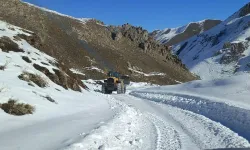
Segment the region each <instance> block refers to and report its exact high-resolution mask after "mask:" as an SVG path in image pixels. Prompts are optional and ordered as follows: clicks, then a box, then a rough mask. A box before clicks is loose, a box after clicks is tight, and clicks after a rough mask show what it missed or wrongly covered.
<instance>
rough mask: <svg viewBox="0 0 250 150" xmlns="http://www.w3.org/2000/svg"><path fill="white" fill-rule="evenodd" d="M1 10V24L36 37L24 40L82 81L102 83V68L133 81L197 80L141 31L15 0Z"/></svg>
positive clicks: (1, 4)
mask: <svg viewBox="0 0 250 150" xmlns="http://www.w3.org/2000/svg"><path fill="white" fill-rule="evenodd" d="M0 9H1V12H0V19H1V20H4V21H7V22H9V23H11V24H14V25H17V26H20V27H22V28H25V29H28V30H31V31H33V32H34V33H36V35H35V36H33V37H34V38H32V39H27V40H28V41H29V42H30V43H31V44H32V45H34V46H35V47H37V48H38V49H40V50H42V51H43V52H45V53H47V54H49V55H51V56H52V57H55V58H57V59H58V60H59V61H60V62H63V63H64V65H66V66H67V67H68V68H74V69H77V70H79V71H80V72H82V73H84V74H85V76H84V77H83V78H93V79H101V78H103V77H105V74H104V72H105V71H106V70H117V71H119V72H121V73H123V74H128V75H130V76H131V77H132V80H134V81H151V82H153V83H160V84H175V83H177V82H176V81H181V82H185V81H190V80H193V79H195V77H194V76H193V75H192V74H191V73H189V72H188V71H187V70H186V69H185V67H184V66H183V64H181V62H180V61H179V60H178V58H177V57H174V56H172V55H171V54H170V51H169V50H168V47H167V46H162V45H159V44H157V43H156V42H155V41H154V40H153V39H152V38H151V37H150V36H149V35H148V32H147V31H146V30H143V29H142V28H140V27H133V26H132V25H128V24H127V25H123V26H120V27H114V26H105V25H104V24H103V23H102V22H101V21H98V20H94V19H90V20H84V19H76V18H72V17H69V16H64V15H61V14H57V13H54V12H51V11H48V10H44V9H41V8H38V7H35V6H32V5H29V4H26V3H22V2H20V1H18V0H9V1H7V2H6V1H5V0H0ZM152 72H158V73H159V74H160V73H161V76H159V74H157V75H156V74H153V73H152Z"/></svg>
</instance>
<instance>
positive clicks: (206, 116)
mask: <svg viewBox="0 0 250 150" xmlns="http://www.w3.org/2000/svg"><path fill="white" fill-rule="evenodd" d="M238 78H240V79H241V80H240V81H241V82H236V81H237V79H238ZM238 78H237V77H235V78H234V79H224V80H221V81H220V80H217V81H195V82H190V83H186V84H180V85H175V86H165V87H162V86H156V85H150V84H146V83H131V84H130V85H129V86H128V89H130V90H129V93H127V94H125V95H117V94H115V93H114V94H112V95H103V96H105V97H107V98H109V100H108V103H109V104H110V106H111V109H112V110H113V111H114V112H115V113H116V115H115V116H114V118H113V119H112V120H110V121H109V122H108V123H106V124H103V125H101V126H100V127H99V128H97V129H95V130H93V131H91V132H90V133H89V134H87V135H86V136H84V137H83V138H82V139H81V140H79V141H77V142H76V143H74V144H71V145H69V146H68V147H66V148H64V149H63V150H84V149H115V150H123V149H128V150H131V149H132V150H133V149H136V150H137V149H143V150H145V149H146V150H147V149H148V150H151V149H164V150H165V149H216V148H244V147H250V143H249V139H250V137H249V135H250V134H249V125H250V122H249V121H250V111H249V107H244V108H242V107H240V102H239V101H241V100H239V101H238V102H239V103H238V102H235V103H232V102H233V101H237V100H238V99H235V98H236V97H238V98H240V99H241V98H242V101H241V102H243V103H245V104H248V102H247V101H246V100H247V99H245V100H244V98H246V95H245V94H247V93H248V94H250V92H249V91H246V89H248V88H249V85H248V83H247V84H245V83H244V82H243V81H244V80H246V79H247V78H248V77H247V76H246V75H242V76H238ZM85 83H88V84H89V85H91V84H92V83H95V81H93V80H88V81H85ZM93 85H94V84H93ZM244 85H246V86H244ZM219 86H222V88H223V89H224V93H223V92H220V91H219V90H218V88H219ZM232 86H233V87H237V88H236V89H237V91H238V92H234V93H232V95H234V96H235V97H230V96H228V97H230V98H231V99H229V100H228V99H223V97H224V96H225V95H227V94H226V93H227V92H233V91H232ZM93 87H94V88H92V89H95V90H96V89H97V88H98V85H94V86H93ZM99 88H100V87H99ZM213 88H215V89H214V90H213ZM216 88H217V89H216ZM189 89H190V90H189ZM194 89H196V91H195V90H194ZM182 91H183V93H182ZM199 91H201V92H199ZM226 91H227V92H226ZM197 93H200V95H198V94H197ZM213 93H214V94H215V95H216V96H218V97H219V98H220V99H219V100H217V99H214V97H212V96H210V95H212V94H213ZM226 98H227V97H226ZM238 104H239V105H238ZM236 118H237V119H236Z"/></svg>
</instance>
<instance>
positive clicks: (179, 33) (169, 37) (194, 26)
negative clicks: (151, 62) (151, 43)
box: [151, 19, 221, 45]
mask: <svg viewBox="0 0 250 150" xmlns="http://www.w3.org/2000/svg"><path fill="white" fill-rule="evenodd" d="M220 22H221V21H220V20H210V19H207V20H202V21H199V22H191V23H189V24H187V25H184V26H181V27H177V28H166V29H164V30H156V31H154V32H152V33H151V36H153V38H154V39H155V40H157V41H159V42H160V43H162V44H167V45H174V44H177V43H179V42H181V41H183V40H186V39H188V38H190V37H192V36H194V35H197V34H199V33H202V32H204V31H207V30H209V29H211V28H213V27H214V26H216V25H218V24H219V23H220Z"/></svg>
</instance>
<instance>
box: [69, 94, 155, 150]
mask: <svg viewBox="0 0 250 150" xmlns="http://www.w3.org/2000/svg"><path fill="white" fill-rule="evenodd" d="M110 104H111V109H113V110H114V112H116V113H117V114H116V115H115V116H114V118H113V120H111V121H110V122H108V123H106V124H105V125H102V126H100V127H99V128H97V129H95V130H93V131H91V132H90V133H89V134H87V135H84V136H83V139H81V140H80V141H78V142H76V143H74V144H72V145H69V146H68V147H67V148H65V149H64V150H93V149H95V150H96V149H112V150H113V149H114V150H138V149H148V150H151V149H152V147H151V144H150V143H147V142H145V141H148V139H149V138H150V136H149V134H150V132H148V122H147V120H146V119H145V118H144V117H143V115H142V114H141V113H140V112H138V111H137V110H136V109H134V108H133V107H129V106H128V105H126V104H124V103H122V102H120V101H117V100H114V99H112V98H111V97H110Z"/></svg>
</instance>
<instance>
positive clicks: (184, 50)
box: [173, 4, 250, 79]
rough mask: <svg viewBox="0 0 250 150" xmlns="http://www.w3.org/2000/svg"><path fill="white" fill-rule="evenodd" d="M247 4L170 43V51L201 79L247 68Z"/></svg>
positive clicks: (240, 71) (249, 30)
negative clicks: (206, 29) (171, 47)
mask: <svg viewBox="0 0 250 150" xmlns="http://www.w3.org/2000/svg"><path fill="white" fill-rule="evenodd" d="M249 7H250V5H249V4H247V5H245V6H244V7H243V8H241V9H240V10H239V11H237V12H236V13H235V14H233V15H232V16H231V17H229V18H228V19H226V20H225V21H223V22H222V23H220V24H219V25H217V26H216V27H214V28H212V29H210V30H208V31H206V32H203V33H201V34H199V35H196V36H194V37H192V38H190V39H188V40H186V41H183V42H181V43H179V44H177V45H175V46H173V52H174V53H175V54H176V55H178V56H179V58H180V59H181V60H182V62H183V63H184V64H185V65H186V66H187V67H188V68H189V70H190V71H191V72H193V73H196V74H198V75H200V76H201V78H202V79H214V78H220V77H225V76H231V75H233V74H236V73H242V72H248V71H249V70H250V67H249V66H250V64H249V63H250V47H249V41H250V40H249V33H250V28H249V27H250V24H249V22H250V16H249V12H250V8H249Z"/></svg>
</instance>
